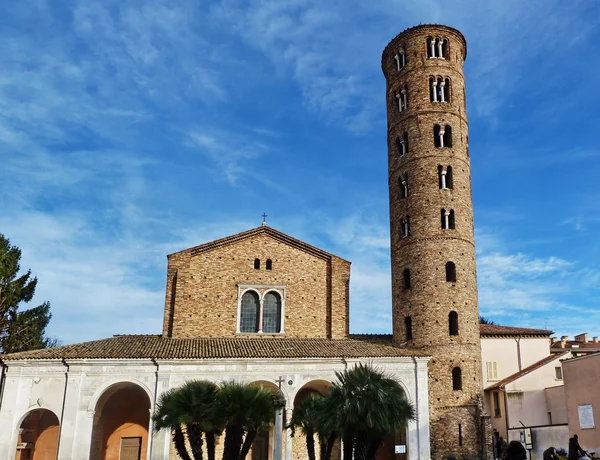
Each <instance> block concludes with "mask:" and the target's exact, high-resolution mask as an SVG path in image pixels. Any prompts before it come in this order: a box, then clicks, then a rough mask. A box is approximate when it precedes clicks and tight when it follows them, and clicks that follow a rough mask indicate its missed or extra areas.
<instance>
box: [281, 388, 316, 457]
mask: <svg viewBox="0 0 600 460" xmlns="http://www.w3.org/2000/svg"><path fill="white" fill-rule="evenodd" d="M322 399H323V396H322V395H320V394H319V393H311V394H309V395H308V396H307V397H306V398H304V399H303V400H302V402H301V403H300V404H299V405H298V407H296V408H294V412H293V413H292V420H290V424H289V425H288V427H289V428H291V429H292V436H293V435H294V434H295V432H296V429H297V428H299V429H300V430H301V431H302V434H304V437H305V438H306V451H307V452H308V460H315V458H316V457H315V433H317V434H318V429H317V427H316V423H317V417H318V414H317V412H318V410H319V409H320V408H319V407H318V405H319V402H322ZM321 457H322V455H321Z"/></svg>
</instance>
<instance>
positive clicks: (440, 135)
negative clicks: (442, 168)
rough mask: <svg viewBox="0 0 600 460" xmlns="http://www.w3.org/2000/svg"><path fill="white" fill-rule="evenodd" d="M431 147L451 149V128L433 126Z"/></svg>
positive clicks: (447, 126)
mask: <svg viewBox="0 0 600 460" xmlns="http://www.w3.org/2000/svg"><path fill="white" fill-rule="evenodd" d="M433 145H435V146H436V147H438V148H439V147H452V126H450V125H446V126H440V125H435V126H434V127H433Z"/></svg>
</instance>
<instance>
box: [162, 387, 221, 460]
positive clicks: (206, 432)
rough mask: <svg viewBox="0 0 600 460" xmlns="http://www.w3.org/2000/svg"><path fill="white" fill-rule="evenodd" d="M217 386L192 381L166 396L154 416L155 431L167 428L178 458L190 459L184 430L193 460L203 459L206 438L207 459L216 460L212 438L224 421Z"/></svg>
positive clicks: (218, 431) (213, 438)
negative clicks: (218, 409) (170, 432)
mask: <svg viewBox="0 0 600 460" xmlns="http://www.w3.org/2000/svg"><path fill="white" fill-rule="evenodd" d="M218 395H219V387H217V385H215V384H214V383H212V382H208V381H205V380H193V381H190V382H187V383H185V384H184V385H183V386H182V387H180V388H177V389H175V390H171V391H169V392H167V393H165V394H164V395H163V396H162V397H161V399H160V401H159V404H158V407H157V410H156V411H155V413H154V415H153V420H154V423H155V425H154V426H155V427H156V429H157V430H160V429H163V428H169V429H172V430H173V431H174V434H173V441H174V443H175V448H176V449H177V453H178V455H179V456H180V457H181V458H182V459H184V460H191V459H190V456H189V453H188V452H187V449H186V446H185V436H184V434H183V427H185V433H186V435H187V439H188V442H189V445H190V449H191V451H192V456H193V458H194V460H202V458H203V445H204V439H203V437H205V438H206V447H207V453H208V459H209V460H214V458H215V435H216V434H219V433H220V425H221V424H223V419H222V418H221V417H219V412H218V411H217V404H216V402H217V399H218Z"/></svg>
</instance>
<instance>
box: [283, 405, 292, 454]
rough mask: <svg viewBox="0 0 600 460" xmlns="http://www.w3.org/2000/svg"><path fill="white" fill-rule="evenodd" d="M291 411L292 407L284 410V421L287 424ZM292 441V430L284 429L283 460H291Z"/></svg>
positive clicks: (290, 417)
mask: <svg viewBox="0 0 600 460" xmlns="http://www.w3.org/2000/svg"><path fill="white" fill-rule="evenodd" d="M293 410H294V409H293V408H292V407H286V408H285V419H286V420H287V422H288V424H289V422H290V421H291V420H292V412H293ZM293 439H294V438H293V437H292V429H291V428H289V427H288V428H286V429H285V460H292V453H293Z"/></svg>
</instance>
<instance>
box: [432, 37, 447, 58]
mask: <svg viewBox="0 0 600 460" xmlns="http://www.w3.org/2000/svg"><path fill="white" fill-rule="evenodd" d="M448 56H449V54H448V40H446V39H445V38H439V37H429V38H427V57H428V58H429V59H436V58H437V59H448Z"/></svg>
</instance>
